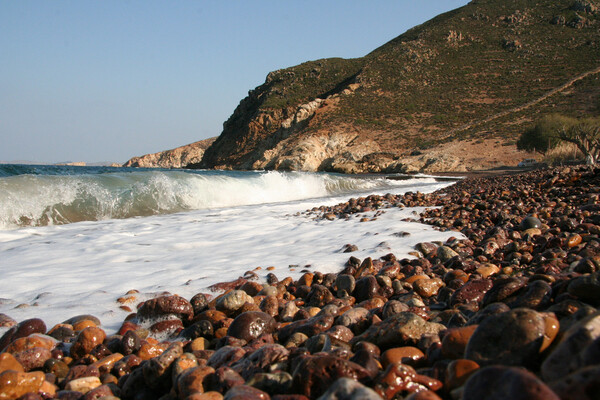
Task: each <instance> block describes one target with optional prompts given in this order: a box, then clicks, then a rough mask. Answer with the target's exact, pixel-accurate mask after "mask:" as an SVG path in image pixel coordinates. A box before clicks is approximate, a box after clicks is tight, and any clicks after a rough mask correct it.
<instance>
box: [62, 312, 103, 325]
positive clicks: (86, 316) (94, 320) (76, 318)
mask: <svg viewBox="0 0 600 400" xmlns="http://www.w3.org/2000/svg"><path fill="white" fill-rule="evenodd" d="M81 321H91V322H92V323H93V324H94V325H95V326H100V325H101V323H100V320H99V319H98V318H97V317H95V316H93V315H91V314H82V315H76V316H74V317H71V318H69V319H67V320H66V321H63V322H62V323H63V324H67V325H75V324H77V323H79V322H81Z"/></svg>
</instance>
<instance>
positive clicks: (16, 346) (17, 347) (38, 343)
mask: <svg viewBox="0 0 600 400" xmlns="http://www.w3.org/2000/svg"><path fill="white" fill-rule="evenodd" d="M56 344H57V341H56V339H54V338H53V337H50V336H46V335H41V334H38V333H35V334H32V335H29V336H27V337H21V338H18V339H17V340H15V341H14V342H12V343H11V344H9V345H8V347H7V348H6V349H4V351H5V352H7V353H12V354H13V355H14V354H17V353H20V352H22V351H25V350H27V349H31V348H34V347H43V348H45V349H48V350H54V348H55V347H56Z"/></svg>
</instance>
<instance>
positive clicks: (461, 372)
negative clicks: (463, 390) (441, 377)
mask: <svg viewBox="0 0 600 400" xmlns="http://www.w3.org/2000/svg"><path fill="white" fill-rule="evenodd" d="M478 369H479V364H477V363H476V362H475V361H471V360H466V359H462V358H461V359H458V360H452V361H451V362H450V364H448V366H447V367H446V387H447V388H448V389H449V390H452V389H454V388H457V387H460V386H462V385H464V384H465V382H466V381H467V379H469V377H470V376H471V375H473V373H474V372H475V371H477V370H478Z"/></svg>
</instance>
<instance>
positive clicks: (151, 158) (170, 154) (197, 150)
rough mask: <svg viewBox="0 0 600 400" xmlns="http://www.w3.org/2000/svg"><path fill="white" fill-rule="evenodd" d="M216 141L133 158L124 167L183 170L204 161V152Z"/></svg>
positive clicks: (195, 143)
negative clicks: (189, 165)
mask: <svg viewBox="0 0 600 400" xmlns="http://www.w3.org/2000/svg"><path fill="white" fill-rule="evenodd" d="M215 139H216V138H210V139H205V140H200V141H198V142H194V143H191V144H188V145H185V146H180V147H177V148H175V149H172V150H165V151H159V152H158V153H152V154H146V155H143V156H140V157H133V158H132V159H130V160H129V161H127V162H126V163H125V164H123V167H138V168H183V167H185V166H187V165H188V164H194V163H199V162H200V160H202V156H203V155H204V151H205V150H206V149H207V148H208V146H210V145H211V144H212V142H214V141H215Z"/></svg>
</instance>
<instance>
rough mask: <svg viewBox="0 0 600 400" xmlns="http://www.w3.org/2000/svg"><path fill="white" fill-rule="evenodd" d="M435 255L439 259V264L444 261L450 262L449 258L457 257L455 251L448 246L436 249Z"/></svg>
mask: <svg viewBox="0 0 600 400" xmlns="http://www.w3.org/2000/svg"><path fill="white" fill-rule="evenodd" d="M436 255H437V257H438V258H439V259H440V261H441V262H443V263H445V262H446V261H448V260H450V259H451V258H453V257H456V256H458V253H457V252H456V251H454V250H452V249H451V248H450V247H448V246H440V247H438V249H437V254H436Z"/></svg>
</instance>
